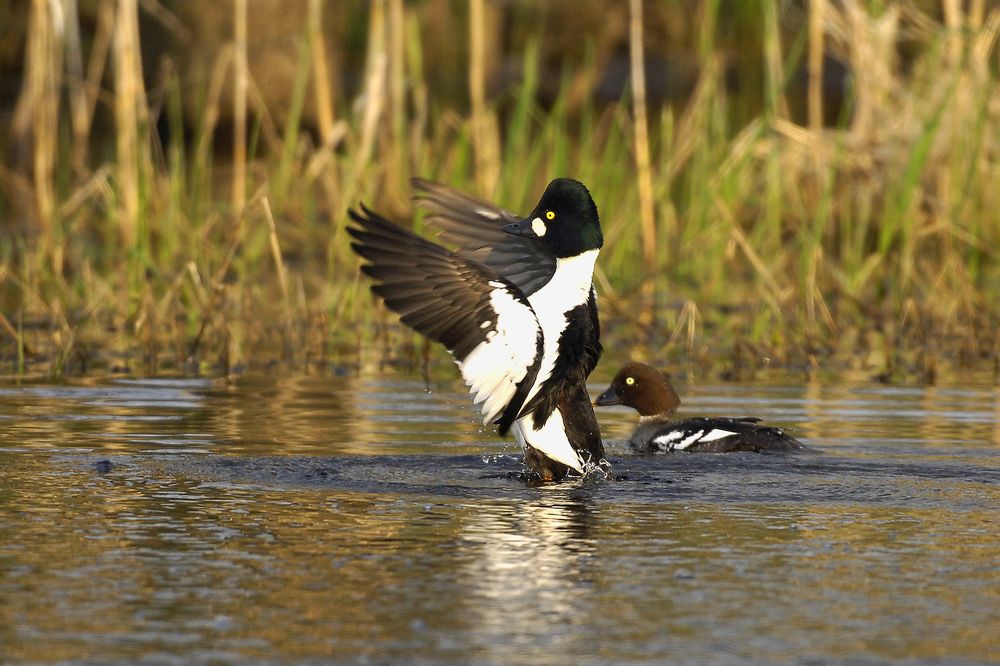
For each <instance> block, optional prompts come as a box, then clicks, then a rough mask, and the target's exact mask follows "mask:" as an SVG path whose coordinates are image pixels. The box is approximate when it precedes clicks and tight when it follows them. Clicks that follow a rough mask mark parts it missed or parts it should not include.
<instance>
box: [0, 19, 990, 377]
mask: <svg viewBox="0 0 1000 666" xmlns="http://www.w3.org/2000/svg"><path fill="white" fill-rule="evenodd" d="M998 32H1000V3H998V2H995V1H993V0H989V1H987V0H967V1H962V0H926V1H918V0H909V1H903V0H900V1H891V0H812V1H808V0H800V1H791V0H782V1H780V2H772V1H770V0H747V1H745V2H735V1H727V0H697V1H693V0H661V1H658V2H642V1H641V0H622V1H620V2H606V1H605V0H580V1H578V2H570V1H568V0H567V1H564V2H543V1H541V0H520V1H517V0H468V1H459V0H421V1H413V2H404V1H403V0H370V1H361V0H353V1H337V2H322V1H321V0H300V1H297V2H282V1H280V0H229V1H225V2H217V3H195V2H183V1H180V0H176V1H172V0H31V1H30V2H28V1H26V0H20V1H18V0H0V91H2V92H3V94H2V95H0V150H2V155H3V163H2V166H0V363H2V365H3V372H4V374H8V375H11V374H13V375H25V374H27V375H32V374H34V375H37V374H54V375H59V374H63V373H74V374H75V373H83V372H88V371H92V370H94V369H102V370H104V371H107V370H112V371H133V372H164V371H180V372H192V371H194V372H206V373H218V374H224V373H232V372H240V371H243V370H245V369H246V368H248V367H263V368H268V367H272V366H274V365H275V364H279V365H282V366H289V367H292V368H295V369H296V370H297V371H302V370H306V371H308V370H313V369H317V368H319V369H322V368H327V367H329V366H330V365H331V364H332V365H333V366H335V367H338V368H340V367H349V366H355V365H357V364H359V363H369V362H371V363H383V362H397V363H404V364H408V365H414V366H419V367H424V368H426V367H429V366H433V367H436V366H437V365H438V363H437V361H439V360H443V359H444V358H446V355H444V354H443V352H440V351H438V350H433V349H431V348H430V347H429V346H428V345H426V344H425V343H424V342H423V341H421V340H420V339H419V338H418V337H416V336H414V335H413V334H410V333H408V332H407V331H405V330H404V329H402V328H400V327H399V326H398V325H397V324H395V323H394V322H395V320H394V318H393V317H392V316H391V315H389V314H387V313H386V312H385V311H384V310H383V309H382V308H381V306H380V305H378V304H377V303H376V302H374V301H373V300H372V298H371V297H370V295H369V293H368V289H367V285H366V284H365V283H364V282H363V281H362V280H361V279H359V275H358V270H357V260H356V258H355V257H354V256H353V254H352V253H351V252H350V250H349V247H348V240H347V238H346V234H345V233H344V224H345V222H346V215H345V211H346V209H347V208H348V207H349V206H352V205H356V204H357V203H358V202H359V201H360V200H362V199H363V200H365V201H366V202H368V203H369V204H370V205H372V206H374V207H376V208H378V209H382V210H385V211H387V212H388V213H390V214H391V215H392V216H394V217H395V218H396V219H398V220H400V221H402V222H404V223H408V221H409V220H410V219H413V217H412V215H413V213H412V210H411V205H410V202H409V187H408V182H407V181H408V178H409V177H410V176H413V175H420V176H424V177H429V178H433V179H437V180H441V181H443V182H445V183H448V184H450V185H452V186H454V187H458V188H461V189H466V190H468V191H470V192H474V193H476V194H478V195H480V196H483V197H485V198H488V199H492V200H495V201H497V202H499V203H500V204H501V205H503V206H505V207H507V208H509V209H511V210H514V211H524V210H527V209H528V208H529V207H530V206H531V205H533V203H534V200H535V199H536V197H537V196H538V194H539V192H540V191H541V189H542V188H543V187H544V185H545V183H546V182H547V181H548V180H549V179H550V178H552V177H556V176H571V177H574V178H578V179H580V180H582V181H584V182H585V183H586V184H587V185H588V186H589V187H590V188H591V190H592V192H593V194H594V197H595V199H596V201H597V203H598V206H599V208H600V211H601V216H602V223H603V225H604V229H605V232H606V238H607V244H606V247H605V250H604V252H603V253H602V257H601V259H600V260H599V262H598V263H599V267H598V275H597V280H598V286H599V290H600V294H601V308H602V314H603V321H604V334H605V339H606V346H607V347H608V349H609V355H610V357H611V358H612V359H622V358H626V357H635V358H643V359H645V360H649V361H653V362H656V363H660V364H665V363H668V362H669V363H679V364H681V365H682V367H684V368H686V369H687V370H688V371H689V372H699V373H713V374H716V375H718V376H720V377H723V378H745V377H750V376H757V375H760V374H763V373H766V372H774V371H775V370H774V369H777V371H778V372H782V373H787V372H794V373H803V374H805V375H814V374H816V373H824V372H830V373H837V374H840V375H845V374H847V375H851V376H855V377H860V378H866V379H873V378H874V379H879V380H885V381H896V380H905V381H913V380H917V381H935V380H936V379H938V378H940V377H941V376H942V375H944V376H946V377H948V378H952V379H960V378H962V377H964V376H965V375H966V374H968V373H970V372H976V373H978V372H985V373H987V374H988V375H990V376H992V377H993V378H994V380H996V378H997V377H998V376H1000V339H998V334H997V331H998V328H997V326H998V324H1000V270H998V265H997V261H996V259H997V251H998V250H997V248H998V246H1000V187H998V186H997V184H998V183H1000V133H998V131H997V128H998V127H1000V125H998V121H1000V88H998V86H997V75H998V63H1000V54H998V49H997V37H998ZM414 223H415V224H416V225H417V227H418V228H419V226H420V223H419V217H417V218H416V220H415V222H414ZM430 361H434V363H430ZM441 365H442V366H443V365H444V364H441ZM605 365H607V366H608V367H607V368H606V369H604V368H603V367H602V369H599V370H598V373H599V374H602V373H603V374H605V375H610V374H611V373H612V372H613V370H614V367H612V366H614V365H615V363H614V362H611V363H606V364H605Z"/></svg>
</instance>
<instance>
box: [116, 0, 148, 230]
mask: <svg viewBox="0 0 1000 666" xmlns="http://www.w3.org/2000/svg"><path fill="white" fill-rule="evenodd" d="M114 55H115V127H116V130H117V151H118V189H119V196H120V197H121V203H122V205H121V217H120V220H119V222H120V231H121V234H122V239H123V241H124V243H125V244H126V245H127V246H131V245H132V244H133V243H134V242H135V240H136V237H135V236H136V226H137V225H138V223H139V214H140V210H139V209H140V205H141V202H140V198H139V192H140V169H142V168H143V164H144V162H145V160H144V159H143V153H144V152H145V151H144V150H143V149H142V139H141V137H140V126H141V127H143V128H145V127H146V126H147V118H146V108H147V107H146V90H145V85H144V84H143V80H142V61H141V53H140V51H139V10H138V6H137V3H136V0H119V2H118V11H117V14H116V16H115V33H114Z"/></svg>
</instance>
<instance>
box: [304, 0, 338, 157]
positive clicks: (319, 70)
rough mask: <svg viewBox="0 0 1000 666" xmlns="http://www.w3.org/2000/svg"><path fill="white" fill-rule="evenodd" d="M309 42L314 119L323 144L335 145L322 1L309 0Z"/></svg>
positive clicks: (327, 145)
mask: <svg viewBox="0 0 1000 666" xmlns="http://www.w3.org/2000/svg"><path fill="white" fill-rule="evenodd" d="M307 30H308V34H309V44H310V46H311V47H312V61H313V65H312V66H313V92H314V95H315V102H316V119H317V122H318V123H319V132H320V137H321V140H322V142H323V145H324V146H326V147H328V148H329V147H332V146H334V145H336V137H335V130H334V115H333V93H332V92H331V90H330V67H329V65H328V64H327V50H326V38H325V37H324V36H323V2H322V0H309V22H308V24H307Z"/></svg>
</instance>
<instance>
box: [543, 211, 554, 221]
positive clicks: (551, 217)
mask: <svg viewBox="0 0 1000 666" xmlns="http://www.w3.org/2000/svg"><path fill="white" fill-rule="evenodd" d="M545 219H546V220H554V219H556V214H555V213H553V212H552V211H551V210H547V211H545Z"/></svg>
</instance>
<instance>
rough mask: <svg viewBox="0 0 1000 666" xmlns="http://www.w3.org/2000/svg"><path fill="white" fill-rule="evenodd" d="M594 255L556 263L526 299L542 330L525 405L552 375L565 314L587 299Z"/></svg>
mask: <svg viewBox="0 0 1000 666" xmlns="http://www.w3.org/2000/svg"><path fill="white" fill-rule="evenodd" d="M598 252H600V250H588V251H587V252H584V253H583V254H580V255H577V256H575V257H569V258H567V259H557V260H556V272H555V273H554V274H553V275H552V279H551V280H549V281H548V282H546V283H545V286H544V287H542V288H541V289H539V290H538V291H536V292H535V293H534V294H532V295H531V296H529V297H528V302H529V303H530V304H531V309H532V310H534V311H535V316H536V317H538V323H539V325H540V326H541V327H542V361H541V364H540V366H539V368H538V376H537V377H536V378H535V383H534V385H533V386H532V387H531V390H530V391H528V397H527V398H526V399H525V401H524V402H525V403H527V402H528V401H530V400H531V399H532V398H533V397H534V396H535V394H536V393H538V389H539V387H540V386H541V385H542V382H544V381H545V380H546V379H548V378H549V375H550V374H552V367H553V366H554V365H555V362H556V357H557V356H558V355H559V336H560V335H562V332H563V330H564V329H565V328H566V313H567V312H569V311H570V310H572V309H573V308H575V307H578V306H580V305H583V304H584V303H586V302H587V299H588V298H589V297H590V289H591V286H592V284H593V279H594V263H595V262H596V261H597V254H598ZM533 445H534V444H533ZM535 448H538V447H537V446H536V447H535Z"/></svg>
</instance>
